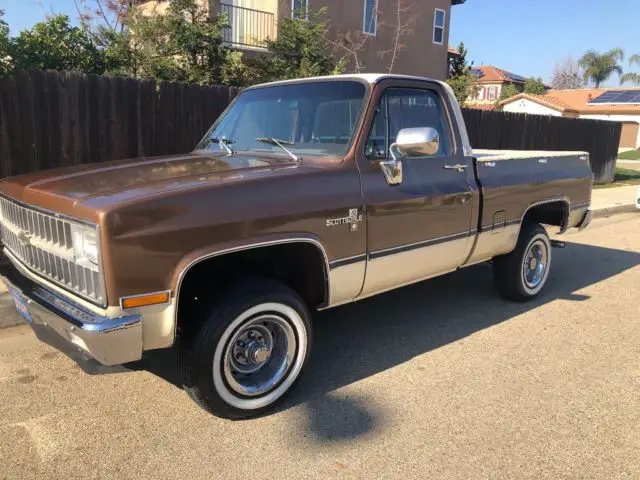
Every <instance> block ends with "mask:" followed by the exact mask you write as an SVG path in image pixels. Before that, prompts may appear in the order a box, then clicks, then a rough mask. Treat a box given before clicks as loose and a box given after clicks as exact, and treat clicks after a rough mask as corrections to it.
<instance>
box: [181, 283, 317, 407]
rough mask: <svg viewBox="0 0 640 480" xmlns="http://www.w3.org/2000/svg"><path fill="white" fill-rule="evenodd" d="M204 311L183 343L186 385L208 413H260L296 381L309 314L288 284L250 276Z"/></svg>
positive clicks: (306, 343)
mask: <svg viewBox="0 0 640 480" xmlns="http://www.w3.org/2000/svg"><path fill="white" fill-rule="evenodd" d="M218 298H219V299H220V300H218V301H217V302H214V305H213V306H212V307H210V308H209V309H207V310H206V311H204V312H203V313H202V315H204V322H203V323H202V326H201V327H200V328H199V329H198V330H197V331H196V332H193V333H192V334H191V335H188V334H187V335H185V338H183V339H181V345H180V346H181V355H180V363H181V371H182V374H183V383H184V388H185V390H186V391H187V393H189V395H190V396H191V398H193V400H195V401H196V403H198V404H199V405H200V406H201V407H203V408H204V409H205V410H207V411H209V412H210V413H212V414H214V415H216V416H219V417H224V418H235V419H238V418H244V417H249V416H253V415H258V414H260V413H263V412H264V411H266V410H268V409H270V408H272V407H273V405H274V404H275V403H276V402H278V401H279V400H281V399H282V398H283V397H284V395H285V394H286V393H288V392H289V391H290V390H291V389H292V387H293V386H294V385H295V383H296V381H297V380H298V378H299V376H300V373H301V372H302V369H303V367H304V365H305V363H306V361H307V358H308V356H309V351H310V346H311V332H312V331H311V322H310V314H309V312H308V310H307V307H306V305H305V304H304V301H303V300H302V299H301V298H300V297H299V296H298V295H297V294H296V293H295V292H294V291H293V290H291V289H289V288H288V287H287V286H285V285H283V284H281V283H280V282H277V281H275V280H271V279H268V278H251V279H248V280H244V281H243V282H242V283H241V284H236V286H234V287H231V288H230V289H229V290H228V291H227V292H225V293H224V294H223V295H220V296H219V297H218Z"/></svg>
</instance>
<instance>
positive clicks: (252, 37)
mask: <svg viewBox="0 0 640 480" xmlns="http://www.w3.org/2000/svg"><path fill="white" fill-rule="evenodd" d="M220 14H221V15H222V17H223V18H225V19H226V25H225V26H224V27H223V29H222V40H223V41H224V43H226V44H227V45H230V46H232V47H237V48H242V49H249V50H264V49H265V40H267V39H269V38H275V37H276V18H275V14H274V13H273V12H266V11H263V10H255V9H253V8H247V7H241V6H238V5H231V4H228V3H220Z"/></svg>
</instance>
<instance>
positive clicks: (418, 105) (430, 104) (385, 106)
mask: <svg viewBox="0 0 640 480" xmlns="http://www.w3.org/2000/svg"><path fill="white" fill-rule="evenodd" d="M416 127H431V128H435V129H436V130H437V131H438V135H439V137H440V148H439V150H438V153H436V155H434V157H445V156H448V155H451V153H452V148H451V145H452V142H451V138H452V137H451V132H450V131H449V125H448V122H447V121H446V114H445V111H444V105H443V103H442V100H441V98H440V97H439V96H438V94H437V93H436V92H434V91H432V90H418V89H413V88H390V89H388V90H387V91H386V92H385V94H384V96H383V97H382V98H381V100H380V102H379V103H378V106H377V107H376V115H375V117H374V120H373V124H372V125H371V131H370V132H369V138H368V139H367V144H366V151H365V154H366V156H367V158H369V159H371V160H374V159H380V158H386V157H387V156H388V153H389V146H390V145H392V144H393V143H394V142H395V141H396V137H397V136H398V132H399V131H400V130H402V129H403V128H416Z"/></svg>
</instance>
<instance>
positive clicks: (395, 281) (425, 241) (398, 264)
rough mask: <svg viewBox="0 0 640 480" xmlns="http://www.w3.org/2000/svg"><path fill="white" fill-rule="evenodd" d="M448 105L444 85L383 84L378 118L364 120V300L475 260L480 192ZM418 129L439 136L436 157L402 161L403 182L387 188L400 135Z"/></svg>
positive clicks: (378, 95)
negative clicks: (386, 171) (385, 164)
mask: <svg viewBox="0 0 640 480" xmlns="http://www.w3.org/2000/svg"><path fill="white" fill-rule="evenodd" d="M405 84H406V86H405ZM445 98H446V96H445V94H444V90H443V89H442V87H441V86H440V85H439V84H437V83H435V82H425V81H417V82H409V81H407V82H402V84H400V85H399V84H398V81H397V80H396V81H395V83H393V84H391V85H389V86H388V87H386V88H385V87H384V82H383V83H382V84H380V85H378V86H377V87H376V90H375V91H374V94H373V98H372V101H373V102H377V107H376V111H375V114H374V115H373V116H372V115H368V116H367V117H368V118H367V119H365V122H366V121H368V122H369V125H370V126H369V133H368V137H367V139H366V142H365V143H364V148H361V149H359V150H360V151H359V152H358V154H357V155H358V165H359V168H360V172H361V178H362V189H363V196H364V203H365V205H366V210H367V225H368V227H367V228H368V230H367V234H368V235H367V244H368V260H367V269H366V277H365V283H364V287H363V291H362V293H361V295H362V296H366V295H371V294H373V293H376V292H381V291H384V290H388V289H391V288H394V287H396V286H400V285H404V284H409V283H412V282H416V281H419V280H422V279H425V278H428V277H431V276H435V275H438V274H441V273H445V272H447V271H451V270H454V269H456V268H457V267H459V266H461V265H462V264H463V263H464V261H465V259H466V257H467V256H468V254H469V251H470V248H471V244H472V240H473V237H472V235H473V234H475V231H474V229H475V218H476V217H477V205H475V206H474V204H476V203H477V201H478V195H477V188H476V185H475V179H474V176H473V165H472V163H471V162H472V160H471V159H470V158H465V157H464V153H463V151H462V150H463V149H462V146H461V145H460V139H459V136H458V133H457V131H455V130H454V129H453V128H452V122H453V121H454V117H453V115H452V114H451V113H450V110H451V107H450V106H448V105H447V101H446V100H445ZM416 127H420V128H424V127H431V128H433V129H435V130H436V131H437V133H438V140H439V141H438V147H437V152H436V153H435V154H432V155H423V154H421V153H417V154H416V153H415V152H413V153H411V156H408V157H402V158H399V161H400V163H401V164H402V178H401V180H400V181H399V183H397V184H389V183H388V181H387V179H386V178H385V175H383V172H382V170H381V165H380V163H381V161H385V160H387V159H389V158H390V152H389V149H390V146H391V145H392V144H393V143H394V142H395V139H396V136H397V135H398V132H399V131H400V130H402V129H405V128H416ZM364 128H365V130H364V131H365V132H366V131H367V130H366V128H367V125H366V123H365V126H364ZM474 192H475V194H474Z"/></svg>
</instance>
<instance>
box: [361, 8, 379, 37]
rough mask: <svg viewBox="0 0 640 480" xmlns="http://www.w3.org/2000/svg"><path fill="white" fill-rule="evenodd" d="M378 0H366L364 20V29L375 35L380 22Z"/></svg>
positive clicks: (365, 31)
mask: <svg viewBox="0 0 640 480" xmlns="http://www.w3.org/2000/svg"><path fill="white" fill-rule="evenodd" d="M377 10H378V0H364V20H363V24H362V31H363V32H364V33H368V34H369V35H375V34H376V30H377V23H378V12H377Z"/></svg>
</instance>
